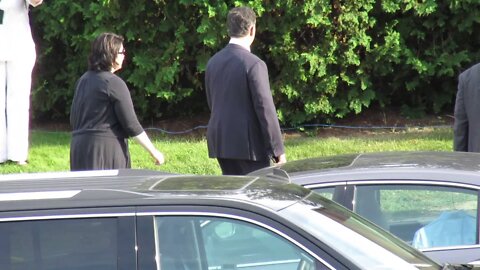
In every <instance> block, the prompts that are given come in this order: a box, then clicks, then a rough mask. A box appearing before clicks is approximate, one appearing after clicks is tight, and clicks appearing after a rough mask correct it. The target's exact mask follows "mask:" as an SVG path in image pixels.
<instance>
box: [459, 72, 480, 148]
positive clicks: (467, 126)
mask: <svg viewBox="0 0 480 270" xmlns="http://www.w3.org/2000/svg"><path fill="white" fill-rule="evenodd" d="M454 115H455V123H454V126H453V131H454V139H453V148H454V150H455V151H467V152H480V64H476V65H474V66H472V67H471V68H469V69H467V70H466V71H464V72H462V73H461V74H460V76H459V77H458V92H457V99H456V102H455V113H454Z"/></svg>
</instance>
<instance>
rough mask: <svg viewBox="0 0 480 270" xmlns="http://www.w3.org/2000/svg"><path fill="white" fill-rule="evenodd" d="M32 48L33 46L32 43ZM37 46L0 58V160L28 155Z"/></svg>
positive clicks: (17, 159)
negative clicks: (31, 98) (17, 54)
mask: <svg viewBox="0 0 480 270" xmlns="http://www.w3.org/2000/svg"><path fill="white" fill-rule="evenodd" d="M29 47H30V46H29ZM35 60H36V53H35V47H34V46H31V48H28V49H27V50H25V51H23V52H22V53H21V55H19V56H16V57H14V58H12V59H9V60H6V61H4V60H0V163H2V162H5V161H7V160H12V161H26V160H27V158H28V128H29V118H30V115H29V109H30V90H31V87H32V86H31V85H32V70H33V67H34V65H35Z"/></svg>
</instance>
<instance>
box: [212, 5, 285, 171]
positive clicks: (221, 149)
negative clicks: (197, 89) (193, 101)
mask: <svg viewBox="0 0 480 270" xmlns="http://www.w3.org/2000/svg"><path fill="white" fill-rule="evenodd" d="M255 22H256V15H255V12H254V11H253V10H252V9H250V8H247V7H236V8H233V9H232V10H230V12H229V13H228V16H227V27H228V35H229V36H230V42H229V44H228V45H227V46H226V47H225V48H223V49H222V50H221V51H219V52H217V53H216V54H215V55H214V56H213V57H212V58H211V59H210V60H209V61H208V63H207V68H206V72H205V87H206V91H207V101H208V106H209V107H210V111H211V115H210V120H209V122H208V130H207V143H208V153H209V157H210V158H217V160H218V163H219V164H220V167H221V169H222V173H223V174H232V175H243V174H247V173H249V172H251V171H253V170H256V169H260V168H264V167H268V166H270V159H273V160H274V162H276V163H277V164H282V163H285V162H286V161H287V159H286V156H285V149H284V145H283V141H282V134H281V131H280V125H279V123H278V118H277V113H276V109H275V105H274V104H273V98H272V93H271V92H270V83H269V79H268V70H267V66H266V64H265V62H263V61H262V60H261V59H260V58H258V57H257V56H256V55H254V54H252V53H251V52H250V45H251V44H252V42H253V40H254V39H255V31H256V28H255Z"/></svg>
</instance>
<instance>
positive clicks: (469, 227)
mask: <svg viewBox="0 0 480 270" xmlns="http://www.w3.org/2000/svg"><path fill="white" fill-rule="evenodd" d="M477 208H478V193H477V191H475V190H471V189H467V188H458V187H448V186H433V185H371V186H357V187H356V189H355V198H354V211H355V212H357V213H358V214H360V215H361V216H363V217H365V218H367V219H369V220H370V221H372V222H374V223H376V224H377V225H379V226H381V227H383V228H384V229H386V230H388V231H390V232H391V233H393V234H394V235H396V236H398V237H399V238H401V239H403V240H404V241H406V242H407V243H409V244H411V245H412V246H414V247H416V248H419V249H422V248H423V249H424V248H434V247H448V246H458V245H472V244H476V242H477V237H476V235H477V226H476V224H477V218H478V217H477V212H478V211H477Z"/></svg>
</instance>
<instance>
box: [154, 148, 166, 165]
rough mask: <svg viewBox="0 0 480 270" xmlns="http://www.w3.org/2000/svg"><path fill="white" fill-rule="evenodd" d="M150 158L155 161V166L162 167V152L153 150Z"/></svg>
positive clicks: (163, 161)
mask: <svg viewBox="0 0 480 270" xmlns="http://www.w3.org/2000/svg"><path fill="white" fill-rule="evenodd" d="M151 154H152V157H153V158H154V159H155V164H156V165H162V164H163V163H165V157H164V156H163V154H162V152H160V151H158V150H155V151H153V152H152V153H151Z"/></svg>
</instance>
